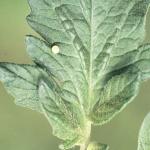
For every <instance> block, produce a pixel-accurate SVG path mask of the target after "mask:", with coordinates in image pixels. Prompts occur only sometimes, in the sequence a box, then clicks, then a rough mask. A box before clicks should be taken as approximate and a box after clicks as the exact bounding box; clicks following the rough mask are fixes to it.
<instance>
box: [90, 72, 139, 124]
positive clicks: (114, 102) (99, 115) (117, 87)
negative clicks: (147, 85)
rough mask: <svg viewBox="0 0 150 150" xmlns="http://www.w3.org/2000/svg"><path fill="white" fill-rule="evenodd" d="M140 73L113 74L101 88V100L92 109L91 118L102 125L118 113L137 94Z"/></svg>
mask: <svg viewBox="0 0 150 150" xmlns="http://www.w3.org/2000/svg"><path fill="white" fill-rule="evenodd" d="M138 86H139V78H138V73H136V72H129V71H127V72H124V73H122V74H120V75H115V76H113V77H112V78H111V79H110V80H109V81H108V83H107V84H106V86H105V87H104V88H103V89H102V90H101V94H100V97H99V101H97V103H96V104H95V105H94V107H93V109H92V111H91V115H90V117H91V119H92V120H93V121H94V123H95V124H98V125H101V124H104V123H106V122H107V121H109V120H110V119H112V118H113V117H114V116H115V115H116V114H118V113H119V112H120V111H121V110H122V109H123V108H124V107H125V106H126V105H127V104H128V103H129V102H130V101H131V100H132V99H133V98H134V97H135V96H136V94H137V92H138Z"/></svg>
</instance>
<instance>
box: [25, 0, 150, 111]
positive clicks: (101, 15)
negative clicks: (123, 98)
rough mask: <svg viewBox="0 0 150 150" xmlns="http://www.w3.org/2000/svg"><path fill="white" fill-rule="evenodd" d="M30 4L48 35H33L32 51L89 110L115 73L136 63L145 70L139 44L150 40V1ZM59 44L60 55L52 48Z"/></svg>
mask: <svg viewBox="0 0 150 150" xmlns="http://www.w3.org/2000/svg"><path fill="white" fill-rule="evenodd" d="M29 4H30V7H31V13H30V15H29V16H28V17H27V20H28V23H29V24H30V25H31V27H32V28H33V29H34V30H35V31H37V32H38V33H39V34H40V35H41V36H42V37H43V38H44V39H45V40H46V42H44V41H43V40H40V39H37V38H35V37H27V45H30V46H29V47H28V53H29V55H30V56H31V57H32V58H33V60H34V61H35V62H36V63H40V64H42V65H43V66H45V67H46V68H47V69H50V68H51V69H53V71H54V72H55V75H56V76H57V77H58V78H59V79H61V80H62V81H63V82H66V81H67V82H68V81H69V82H70V84H69V89H68V90H69V91H71V92H73V93H75V94H76V95H77V97H78V98H79V101H80V104H81V105H83V107H84V108H85V111H86V113H87V114H89V113H90V111H91V108H92V107H93V104H95V103H96V102H98V101H99V99H100V95H101V90H102V89H103V88H104V87H105V85H106V84H107V82H108V81H109V80H110V79H111V78H112V77H113V75H114V73H113V72H115V71H116V70H117V71H120V72H121V71H122V70H123V68H125V67H128V66H130V65H132V64H133V63H136V64H135V65H134V68H137V69H138V70H139V72H140V69H142V68H138V65H142V64H143V63H142V62H138V61H139V60H140V58H139V54H140V50H139V49H140V48H139V45H140V44H139V43H140V42H142V41H143V40H144V34H145V32H144V31H145V17H146V13H147V9H148V6H149V1H148V0H144V1H141V0H132V1H130V0H120V1H116V0H111V2H110V1H105V0H101V1H98V0H88V1H85V0H81V1H80V0H76V1H75V0H71V1H69V2H68V1H67V0H63V1H59V0H57V1H53V0H42V1H37V0H29ZM37 43H38V44H37ZM31 45H32V46H31ZM40 45H42V46H41V47H40ZM53 45H57V46H59V47H60V53H59V54H57V55H55V54H53V53H52V52H51V47H52V46H53ZM35 51H36V53H37V54H36V55H35ZM42 53H44V54H43V55H41V54H42ZM39 56H41V57H39ZM135 56H137V57H135ZM146 63H147V64H149V62H146ZM51 65H52V66H51ZM70 86H72V88H70ZM66 87H67V86H66ZM73 87H74V88H73ZM127 97H128V96H127ZM106 101H107V100H106Z"/></svg>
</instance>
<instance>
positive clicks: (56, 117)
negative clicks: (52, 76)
mask: <svg viewBox="0 0 150 150" xmlns="http://www.w3.org/2000/svg"><path fill="white" fill-rule="evenodd" d="M57 88H58V89H53V86H51V84H49V82H48V81H44V80H41V81H40V83H39V90H38V93H39V97H40V104H41V108H42V110H43V112H44V114H45V116H46V117H47V119H48V121H49V123H50V124H51V126H52V128H53V134H54V135H55V136H57V137H59V138H61V139H63V140H65V144H64V145H61V146H60V148H61V149H68V148H72V147H73V146H74V145H78V144H80V142H81V140H84V136H85V135H84V134H83V133H84V132H83V131H84V128H85V124H84V123H85V120H84V112H83V111H82V109H81V107H80V105H79V104H78V103H76V102H75V101H73V102H70V101H68V100H67V99H65V97H64V96H63V93H62V91H59V87H57Z"/></svg>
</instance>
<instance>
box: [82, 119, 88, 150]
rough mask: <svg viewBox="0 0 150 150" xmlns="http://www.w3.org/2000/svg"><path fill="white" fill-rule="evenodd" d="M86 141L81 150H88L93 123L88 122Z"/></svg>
mask: <svg viewBox="0 0 150 150" xmlns="http://www.w3.org/2000/svg"><path fill="white" fill-rule="evenodd" d="M85 135H86V136H85V140H84V143H83V144H81V145H80V150H87V147H88V145H89V142H90V135H91V122H88V123H87V125H86V129H85Z"/></svg>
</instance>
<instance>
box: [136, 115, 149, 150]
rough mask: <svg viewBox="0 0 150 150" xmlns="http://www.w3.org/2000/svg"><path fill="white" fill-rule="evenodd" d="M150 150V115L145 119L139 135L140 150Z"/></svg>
mask: <svg viewBox="0 0 150 150" xmlns="http://www.w3.org/2000/svg"><path fill="white" fill-rule="evenodd" d="M149 149H150V113H149V114H148V115H147V116H146V117H145V119H144V121H143V124H142V127H141V129H140V133H139V139H138V150H149Z"/></svg>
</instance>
